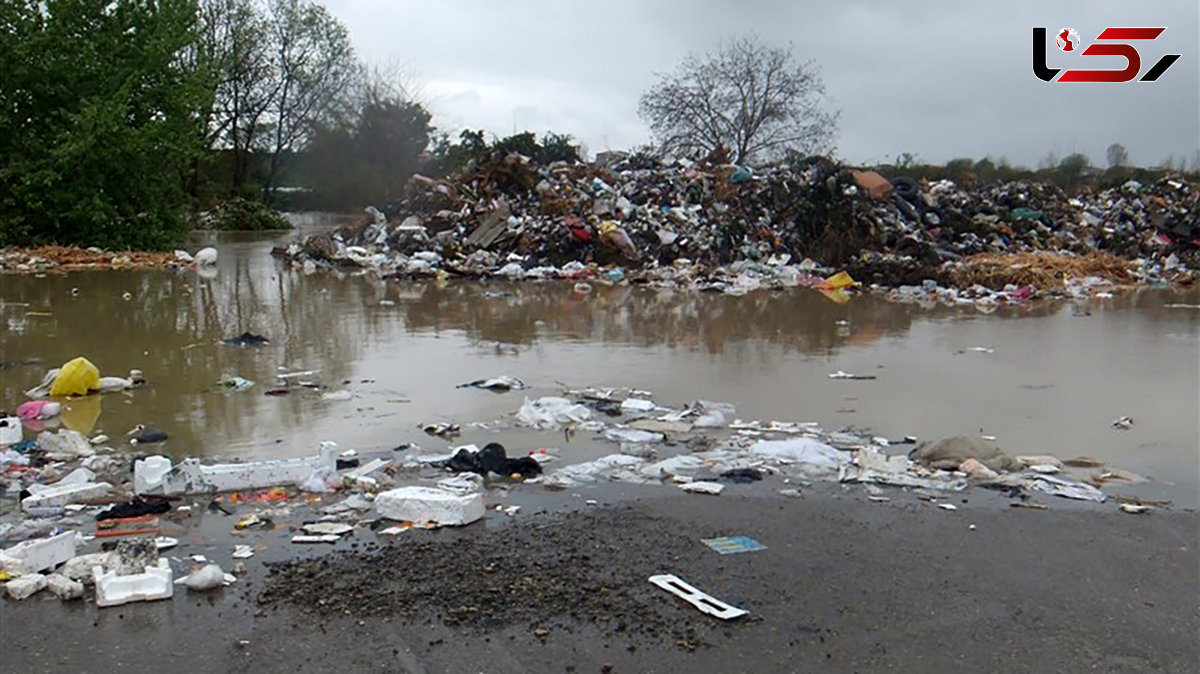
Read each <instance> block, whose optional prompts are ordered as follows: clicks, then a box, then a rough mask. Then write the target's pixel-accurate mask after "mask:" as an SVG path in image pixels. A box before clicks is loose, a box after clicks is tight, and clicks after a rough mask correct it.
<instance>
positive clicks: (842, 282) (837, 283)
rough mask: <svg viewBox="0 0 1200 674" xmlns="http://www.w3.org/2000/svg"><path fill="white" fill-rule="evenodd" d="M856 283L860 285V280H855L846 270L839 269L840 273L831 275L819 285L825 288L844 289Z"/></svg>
mask: <svg viewBox="0 0 1200 674" xmlns="http://www.w3.org/2000/svg"><path fill="white" fill-rule="evenodd" d="M856 285H858V281H855V280H854V279H853V278H851V277H850V275H849V274H847V273H846V272H844V271H839V272H838V273H836V274H834V275H833V276H830V277H829V278H827V279H825V280H824V281H822V282H821V284H820V286H819V287H821V288H825V289H828V290H844V289H846V288H849V287H851V286H856Z"/></svg>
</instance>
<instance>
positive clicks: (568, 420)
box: [517, 396, 592, 430]
mask: <svg viewBox="0 0 1200 674" xmlns="http://www.w3.org/2000/svg"><path fill="white" fill-rule="evenodd" d="M591 418H592V411H591V410H590V409H588V408H587V407H585V406H583V405H580V404H578V403H572V402H571V401H570V400H567V399H566V398H558V397H554V396H546V397H543V398H538V399H537V400H530V399H528V398H526V399H525V402H524V403H523V404H522V405H521V409H520V410H518V411H517V421H519V422H520V423H521V424H523V425H525V426H531V427H533V428H537V429H541V430H552V429H556V428H561V427H563V426H567V425H572V424H580V423H583V422H586V421H589V420H591Z"/></svg>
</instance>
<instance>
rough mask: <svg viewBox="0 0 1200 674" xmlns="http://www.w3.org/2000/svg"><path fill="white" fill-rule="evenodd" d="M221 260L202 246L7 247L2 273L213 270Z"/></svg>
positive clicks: (1, 261)
mask: <svg viewBox="0 0 1200 674" xmlns="http://www.w3.org/2000/svg"><path fill="white" fill-rule="evenodd" d="M216 263H217V249H215V248H211V247H206V248H201V249H200V250H198V251H197V252H196V254H195V255H192V254H191V253H189V252H187V251H186V250H176V251H174V252H173V253H165V252H151V251H121V252H116V251H108V250H104V249H102V248H97V247H90V248H78V247H74V246H41V247H39V248H28V249H25V248H5V249H3V250H0V272H19V273H40V272H46V271H64V272H65V271H87V270H97V269H166V270H171V271H181V270H183V269H185V268H192V269H197V270H208V271H212V267H213V265H215V264H216Z"/></svg>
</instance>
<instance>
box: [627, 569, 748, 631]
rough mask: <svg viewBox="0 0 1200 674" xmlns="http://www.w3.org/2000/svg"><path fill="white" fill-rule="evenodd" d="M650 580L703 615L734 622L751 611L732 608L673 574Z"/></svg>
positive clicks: (654, 577)
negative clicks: (733, 620)
mask: <svg viewBox="0 0 1200 674" xmlns="http://www.w3.org/2000/svg"><path fill="white" fill-rule="evenodd" d="M649 580H650V582H651V583H653V584H654V585H656V586H658V587H660V588H662V589H664V590H666V591H667V592H670V593H671V594H673V595H675V596H676V597H679V598H680V599H682V600H684V601H686V602H687V603H689V604H691V605H692V606H695V607H696V609H698V610H699V611H700V612H701V613H704V614H706V615H710V616H713V617H716V618H720V619H721V620H732V619H734V618H740V617H742V616H744V615H747V614H748V613H749V611H744V610H742V609H740V608H736V607H733V606H730V605H729V604H726V603H725V602H723V601H721V600H720V599H717V598H715V597H713V596H711V595H709V594H706V593H704V592H701V591H700V590H697V589H696V588H694V587H692V586H691V585H688V584H687V583H685V582H684V581H683V580H681V579H680V578H679V577H678V576H675V575H673V574H660V575H657V576H650V578H649Z"/></svg>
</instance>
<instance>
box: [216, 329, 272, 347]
mask: <svg viewBox="0 0 1200 674" xmlns="http://www.w3.org/2000/svg"><path fill="white" fill-rule="evenodd" d="M221 343H223V344H228V345H229V346H267V345H268V344H270V343H271V340H269V339H267V338H266V337H263V336H262V335H256V334H254V333H253V332H243V333H242V334H240V335H238V336H237V337H229V338H226V339H223V340H221Z"/></svg>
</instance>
